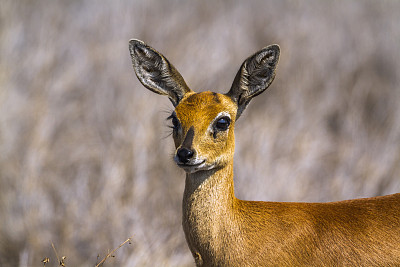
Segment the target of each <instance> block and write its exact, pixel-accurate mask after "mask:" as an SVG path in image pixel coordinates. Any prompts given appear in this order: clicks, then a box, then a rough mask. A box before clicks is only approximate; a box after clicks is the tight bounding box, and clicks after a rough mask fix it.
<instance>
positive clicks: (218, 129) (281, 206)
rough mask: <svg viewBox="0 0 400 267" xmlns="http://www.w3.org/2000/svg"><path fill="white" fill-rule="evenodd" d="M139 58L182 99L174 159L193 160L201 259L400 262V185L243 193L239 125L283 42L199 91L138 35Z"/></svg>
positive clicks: (146, 72)
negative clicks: (327, 194)
mask: <svg viewBox="0 0 400 267" xmlns="http://www.w3.org/2000/svg"><path fill="white" fill-rule="evenodd" d="M129 49H130V54H131V57H132V63H133V68H134V70H135V72H136V75H137V77H138V79H139V80H140V82H141V83H142V84H143V85H144V86H145V87H146V88H148V89H150V90H151V91H153V92H155V93H157V94H160V95H166V96H168V97H169V99H170V100H171V102H172V104H173V105H174V107H175V110H174V111H173V112H172V114H171V116H169V119H170V120H171V122H172V127H173V138H174V142H175V146H176V152H175V156H174V161H175V162H176V164H177V165H178V166H179V167H181V168H182V169H184V170H185V172H186V181H185V191H184V195H183V204H182V208H183V217H182V218H183V230H184V232H185V236H186V240H187V243H188V245H189V248H190V250H191V252H192V254H193V256H194V258H195V262H196V265H197V266H400V194H399V193H398V194H393V195H388V196H382V197H373V198H364V199H354V200H346V201H339V202H331V203H290V202H261V201H244V200H240V199H237V198H236V197H235V194H234V189H233V154H234V148H235V138H234V127H235V122H236V120H237V119H238V118H239V117H240V115H241V114H242V112H243V111H244V109H245V108H246V106H247V105H248V104H249V102H250V100H251V99H252V98H253V97H255V96H257V95H259V94H261V93H262V92H264V91H265V90H266V89H267V88H268V86H269V85H270V84H271V82H272V81H273V79H274V77H275V69H276V66H277V64H278V60H279V55H280V48H279V46H278V45H270V46H267V47H264V48H263V49H261V50H260V51H258V52H257V53H255V54H254V55H252V56H250V57H249V58H247V59H246V60H245V61H244V63H243V64H242V66H241V67H240V69H239V71H238V73H237V75H236V77H235V79H234V81H233V84H232V87H231V89H230V91H229V92H228V93H226V94H219V93H213V92H202V93H195V92H194V91H192V90H190V89H189V87H188V86H187V85H186V83H185V81H184V80H183V78H182V76H181V75H180V74H179V72H178V71H177V70H176V68H175V67H174V66H173V65H172V64H171V63H169V61H168V60H167V59H166V58H165V57H164V56H163V55H162V54H160V53H159V52H157V51H156V50H155V49H153V48H151V47H150V46H148V45H147V44H145V43H144V42H142V41H139V40H130V42H129Z"/></svg>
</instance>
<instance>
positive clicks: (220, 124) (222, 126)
mask: <svg viewBox="0 0 400 267" xmlns="http://www.w3.org/2000/svg"><path fill="white" fill-rule="evenodd" d="M230 124H231V119H230V118H229V117H227V116H225V117H222V118H219V119H218V120H217V122H216V123H215V129H216V130H217V131H226V130H227V129H228V128H229V125H230Z"/></svg>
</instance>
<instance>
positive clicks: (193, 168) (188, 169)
mask: <svg viewBox="0 0 400 267" xmlns="http://www.w3.org/2000/svg"><path fill="white" fill-rule="evenodd" d="M180 167H181V168H182V169H184V170H185V172H187V173H195V172H198V171H208V170H211V169H212V168H214V165H208V164H206V163H205V162H204V163H202V164H200V165H198V166H180Z"/></svg>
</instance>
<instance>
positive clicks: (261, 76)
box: [226, 45, 280, 119]
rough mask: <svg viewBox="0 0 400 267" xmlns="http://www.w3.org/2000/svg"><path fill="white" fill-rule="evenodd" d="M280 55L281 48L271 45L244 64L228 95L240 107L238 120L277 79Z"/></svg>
mask: <svg viewBox="0 0 400 267" xmlns="http://www.w3.org/2000/svg"><path fill="white" fill-rule="evenodd" d="M279 55H280V48H279V46H278V45H270V46H267V47H264V48H263V49H261V50H260V51H258V52H257V53H255V54H254V55H252V56H250V57H249V58H247V59H246V60H245V61H244V62H243V64H242V66H241V67H240V69H239V71H238V73H237V74H236V77H235V79H234V81H233V84H232V87H231V89H230V91H229V92H228V93H227V94H226V95H227V96H229V97H230V98H231V99H232V100H233V101H234V102H236V103H237V105H238V112H237V115H236V119H238V118H239V116H240V115H241V114H242V112H243V111H244V109H245V108H246V107H247V105H248V104H249V102H250V100H251V99H252V98H253V97H255V96H257V95H259V94H261V93H262V92H264V91H265V90H266V89H267V88H268V87H269V86H270V84H271V83H272V81H273V80H274V78H275V70H276V66H277V64H278V61H279Z"/></svg>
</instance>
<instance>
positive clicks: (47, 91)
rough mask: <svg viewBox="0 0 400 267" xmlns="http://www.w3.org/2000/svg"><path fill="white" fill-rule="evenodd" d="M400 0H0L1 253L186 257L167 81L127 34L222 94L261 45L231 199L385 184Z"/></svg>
mask: <svg viewBox="0 0 400 267" xmlns="http://www.w3.org/2000/svg"><path fill="white" fill-rule="evenodd" d="M399 14H400V2H399V1H395V0H393V1H389V0H387V1H344V0H342V1H301V2H300V1H293V0H292V1H281V0H279V1H278V0H277V1H264V0H260V1H214V0H206V1H178V0H169V1H155V0H148V1H138V0H137V1H107V2H106V1H78V0H76V1H67V0H65V1H44V0H36V1H29V0H18V1H15V0H2V1H1V2H0V266H42V265H43V264H42V263H41V260H42V259H43V258H45V257H49V258H50V263H48V264H46V266H58V263H57V259H56V256H55V253H54V251H53V249H52V246H51V244H52V243H53V244H54V246H55V247H56V249H57V252H58V254H59V256H60V257H61V256H66V257H67V258H66V261H65V263H66V265H67V266H94V265H95V264H96V262H98V261H99V260H98V259H97V257H98V255H99V254H100V258H101V257H103V256H105V254H106V253H107V251H108V250H111V249H113V248H115V247H117V246H118V245H119V244H120V243H122V242H123V241H124V240H126V239H127V238H129V237H130V236H133V239H132V244H131V245H125V246H123V247H122V248H121V249H120V250H118V251H117V252H116V253H115V256H116V257H115V258H111V259H108V260H107V261H106V264H105V265H104V266H193V260H192V256H191V254H190V252H189V249H188V248H187V245H186V242H185V239H184V235H183V231H182V228H181V199H182V195H183V187H184V173H183V171H181V170H179V169H178V168H177V167H176V166H175V164H174V163H173V160H172V154H173V151H174V147H173V142H172V138H171V137H168V135H169V129H168V127H167V125H168V122H167V121H166V120H165V119H166V117H167V116H168V115H169V112H170V111H171V110H172V105H171V104H170V102H169V100H168V99H167V98H166V97H162V96H159V95H156V94H154V93H152V92H150V91H148V90H146V89H145V88H144V87H143V86H142V85H141V84H140V83H139V82H138V80H137V78H136V76H135V75H134V72H133V69H132V66H131V59H130V55H129V51H128V41H129V39H131V38H137V39H141V40H144V41H145V42H147V43H148V44H150V45H151V46H153V47H155V48H156V49H157V50H159V51H160V52H162V53H163V54H164V55H165V56H166V57H167V58H168V59H169V60H170V61H171V62H172V63H173V64H174V65H175V66H176V67H177V69H178V70H180V72H181V74H182V75H183V77H184V78H185V80H186V82H187V83H188V85H189V86H190V87H191V88H192V89H193V90H196V91H205V90H213V91H217V92H227V91H228V90H229V88H230V85H231V83H232V81H233V78H234V76H235V74H236V72H237V70H238V68H239V66H240V65H241V63H242V62H243V61H244V60H245V58H247V57H248V56H250V55H251V54H253V53H254V52H255V51H257V50H259V49H261V48H262V47H264V46H266V45H268V44H272V43H277V44H279V45H280V47H281V50H282V51H281V59H280V63H279V65H278V70H277V76H276V79H275V81H274V83H273V84H272V86H271V87H270V88H269V89H268V90H267V91H266V92H265V93H263V94H262V95H260V96H258V97H257V98H256V99H254V100H253V101H252V103H251V104H250V105H249V107H248V108H247V109H246V111H245V112H244V114H243V116H242V117H241V118H240V120H239V121H238V123H237V126H236V154H235V190H236V195H237V197H239V198H241V199H247V200H272V201H313V202H317V201H322V202H324V201H337V200H343V199H349V198H357V197H367V196H377V195H384V194H390V193H395V192H400V86H399V84H400V46H399V44H400V16H399Z"/></svg>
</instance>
